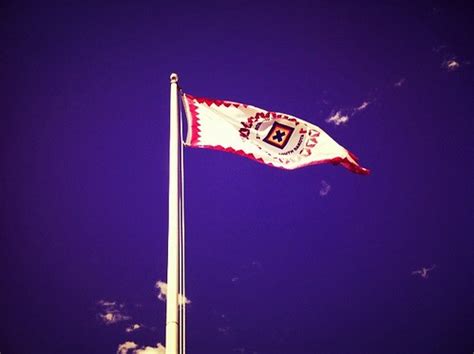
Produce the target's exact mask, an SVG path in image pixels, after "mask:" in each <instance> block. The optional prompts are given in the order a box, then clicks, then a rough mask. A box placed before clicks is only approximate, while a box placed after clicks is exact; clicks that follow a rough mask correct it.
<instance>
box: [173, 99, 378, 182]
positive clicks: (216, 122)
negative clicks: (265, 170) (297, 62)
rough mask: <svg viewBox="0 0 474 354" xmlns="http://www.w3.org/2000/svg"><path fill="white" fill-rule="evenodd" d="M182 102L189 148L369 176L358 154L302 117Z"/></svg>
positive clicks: (212, 103)
mask: <svg viewBox="0 0 474 354" xmlns="http://www.w3.org/2000/svg"><path fill="white" fill-rule="evenodd" d="M182 98H183V104H184V107H185V111H186V116H187V120H188V134H187V138H186V145H188V146H192V147H199V148H207V149H215V150H222V151H227V152H232V153H235V154H239V155H242V156H245V157H248V158H250V159H253V160H256V161H258V162H261V163H264V164H266V165H270V166H274V167H279V168H283V169H287V170H293V169H295V168H300V167H304V166H309V165H316V164H321V163H333V164H341V165H342V166H344V167H346V168H347V169H349V170H351V171H353V172H355V173H360V174H368V173H369V170H368V169H366V168H363V167H361V166H360V165H359V164H358V163H357V158H356V157H355V156H354V154H352V153H351V152H349V151H348V150H346V149H345V148H343V147H342V146H341V145H339V144H338V143H336V142H335V141H334V140H333V139H332V138H331V137H330V136H329V135H327V134H326V133H325V132H324V131H323V130H322V129H321V128H319V127H317V126H316V125H313V124H311V123H308V122H306V121H304V120H302V119H299V118H296V117H293V116H291V115H288V114H284V113H277V112H269V111H265V110H263V109H261V108H258V107H254V106H251V105H248V104H243V103H238V102H231V101H224V100H214V99H208V98H201V97H194V96H191V95H189V94H183V96H182Z"/></svg>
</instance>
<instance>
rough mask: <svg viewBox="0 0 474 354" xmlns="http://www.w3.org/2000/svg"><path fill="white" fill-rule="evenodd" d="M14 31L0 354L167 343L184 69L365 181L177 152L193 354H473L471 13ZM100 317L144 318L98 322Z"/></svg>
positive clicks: (137, 7) (152, 15)
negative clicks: (326, 145)
mask: <svg viewBox="0 0 474 354" xmlns="http://www.w3.org/2000/svg"><path fill="white" fill-rule="evenodd" d="M40 3H41V4H40ZM0 17H1V21H0V23H1V24H0V31H1V38H2V46H1V56H0V60H1V67H2V80H1V83H0V90H1V91H0V93H1V97H2V98H1V100H2V114H1V117H0V147H1V150H0V153H1V166H2V172H1V174H0V201H1V202H0V207H1V225H0V227H1V229H0V232H1V247H0V259H1V269H2V272H1V277H0V279H1V286H2V291H1V298H0V299H1V301H0V311H1V314H2V325H1V326H0V352H1V353H2V354H10V353H13V354H30V353H35V354H42V353H44V354H50V353H51V354H53V353H68V354H89V353H90V354H94V353H97V354H104V353H115V352H116V351H117V347H118V345H119V344H121V343H124V342H126V341H127V340H129V341H134V342H135V343H137V346H138V347H143V346H145V345H150V346H154V345H156V343H158V342H161V343H164V324H165V318H164V315H165V303H164V302H162V301H160V300H158V299H157V290H156V289H155V288H154V285H155V282H156V281H157V280H166V245H167V239H166V238H167V185H168V170H167V164H168V129H169V123H168V119H169V113H168V112H169V75H170V73H171V72H177V73H178V74H179V75H180V84H181V86H182V87H183V89H184V90H185V91H186V92H189V93H190V94H193V95H196V96H205V97H213V98H221V99H229V100H233V101H238V102H244V103H248V104H253V105H256V106H258V107H262V108H266V109H269V110H274V111H279V112H285V113H289V114H292V115H295V116H297V117H300V118H302V119H305V120H308V121H310V122H312V123H314V124H316V125H318V126H320V127H321V128H323V129H324V130H325V131H326V132H327V133H328V134H330V135H331V136H332V137H333V138H334V139H335V140H337V141H338V142H339V143H340V144H341V145H343V146H345V147H346V148H348V149H350V150H351V151H353V152H354V153H355V154H356V155H358V156H359V157H360V160H361V163H362V165H363V166H365V167H368V168H370V169H371V171H372V174H371V175H370V176H359V175H355V174H352V173H350V172H348V171H346V170H345V169H344V168H342V167H334V166H331V165H323V166H314V167H308V168H305V169H301V170H296V171H283V170H279V169H275V168H270V167H267V166H263V165H261V164H258V163H255V162H253V161H251V160H248V159H245V158H242V157H239V156H236V155H232V154H227V153H222V152H216V151H210V150H201V149H187V150H186V152H185V153H186V154H185V159H186V161H185V164H186V182H185V188H186V203H187V204H186V218H187V219H186V220H187V266H188V269H187V270H188V272H187V295H188V297H189V298H190V300H191V301H192V303H191V304H190V305H189V307H188V331H187V334H188V352H189V353H190V354H193V353H194V354H201V353H202V354H214V353H215V354H221V353H245V354H255V353H258V354H280V353H281V354H289V353H290V354H310V353H315V354H339V353H351V354H354V353H360V354H362V353H365V354H372V353H394V354H395V353H427V354H428V353H470V352H472V351H473V350H474V339H473V338H472V333H474V298H473V296H472V294H473V293H474V281H473V276H474V271H473V269H474V257H473V253H474V252H473V249H474V247H473V246H474V244H473V238H472V230H473V229H474V218H473V217H472V215H473V206H474V205H473V204H474V192H473V187H472V181H473V180H474V168H473V153H474V144H473V138H472V137H473V133H474V124H473V120H472V112H473V111H474V100H473V97H474V95H473V94H474V72H473V68H474V67H473V65H474V64H473V60H474V47H473V45H472V36H471V35H472V33H473V24H472V17H473V12H472V10H471V9H469V8H466V7H463V6H461V5H459V4H458V5H455V4H452V3H451V2H448V1H445V2H431V1H421V2H417V5H413V4H412V3H410V2H406V3H405V4H403V5H401V4H395V3H393V4H380V2H373V3H371V2H364V3H357V4H354V3H352V2H332V3H329V2H313V1H302V0H295V1H289V2H281V3H278V2H254V1H233V2H230V3H228V4H227V3H226V2H205V1H204V2H202V1H201V2H197V1H195V2H186V1H177V2H173V1H168V2H128V3H125V2H123V3H121V4H118V3H116V4H113V5H112V4H104V5H99V4H98V3H96V2H47V1H42V2H34V3H30V4H28V3H16V2H15V3H14V2H7V3H5V4H3V5H2V10H1V15H0ZM364 102H365V103H367V104H366V105H365V106H366V107H364V108H363V109H362V108H360V107H361V106H363V103H364ZM358 107H359V109H357V108H358ZM338 112H339V116H347V117H348V119H349V120H348V122H346V123H345V124H340V125H335V124H334V123H332V122H328V121H327V120H329V119H330V117H334V116H337V113H338ZM323 181H324V182H323ZM327 185H329V186H330V189H329V190H328V187H327ZM322 189H323V192H324V190H325V191H326V192H327V194H325V195H322V194H324V193H322V192H321V190H322ZM433 265H435V267H434V269H432V270H431V271H429V273H428V274H427V275H428V276H427V277H422V276H421V274H412V272H414V271H416V270H420V269H422V268H423V267H425V268H430V267H432V266H433ZM100 300H107V301H110V302H115V305H114V306H115V307H114V310H115V311H117V312H116V314H117V313H120V314H121V316H128V317H131V318H130V319H128V320H124V321H119V322H117V323H114V324H110V325H105V324H104V323H103V321H102V320H101V318H100V314H102V315H103V314H104V313H105V312H104V311H106V310H107V309H104V307H103V306H101V305H100V304H98V302H99V301H100ZM120 304H123V306H120ZM108 310H110V309H108ZM133 323H139V324H140V325H141V326H142V328H140V329H139V330H137V331H134V332H131V333H127V332H126V331H125V328H126V327H127V326H128V325H130V324H133ZM130 353H131V351H130Z"/></svg>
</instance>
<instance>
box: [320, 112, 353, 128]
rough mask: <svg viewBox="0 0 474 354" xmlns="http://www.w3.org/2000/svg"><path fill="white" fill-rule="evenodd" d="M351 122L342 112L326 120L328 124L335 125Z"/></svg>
mask: <svg viewBox="0 0 474 354" xmlns="http://www.w3.org/2000/svg"><path fill="white" fill-rule="evenodd" d="M348 121H349V116H348V115H343V114H342V112H341V111H337V112H336V113H335V114H333V115H332V116H330V117H329V118H328V119H326V122H328V123H334V124H335V125H341V124H345V123H347V122H348Z"/></svg>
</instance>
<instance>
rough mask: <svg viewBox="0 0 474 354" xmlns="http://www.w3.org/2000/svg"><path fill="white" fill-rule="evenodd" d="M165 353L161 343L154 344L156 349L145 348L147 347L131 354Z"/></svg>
mask: <svg viewBox="0 0 474 354" xmlns="http://www.w3.org/2000/svg"><path fill="white" fill-rule="evenodd" d="M165 353H166V349H165V347H164V346H163V345H162V344H161V343H158V344H156V347H149V346H147V347H144V348H139V349H136V350H134V351H133V354H165Z"/></svg>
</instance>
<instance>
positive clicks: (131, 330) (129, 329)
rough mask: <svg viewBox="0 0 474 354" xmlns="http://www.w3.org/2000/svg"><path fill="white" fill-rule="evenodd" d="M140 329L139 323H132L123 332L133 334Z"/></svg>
mask: <svg viewBox="0 0 474 354" xmlns="http://www.w3.org/2000/svg"><path fill="white" fill-rule="evenodd" d="M142 327H143V325H141V324H139V323H134V324H132V325H130V326H128V327H127V328H125V332H127V333H130V332H134V331H136V330H138V329H140V328H142Z"/></svg>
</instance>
